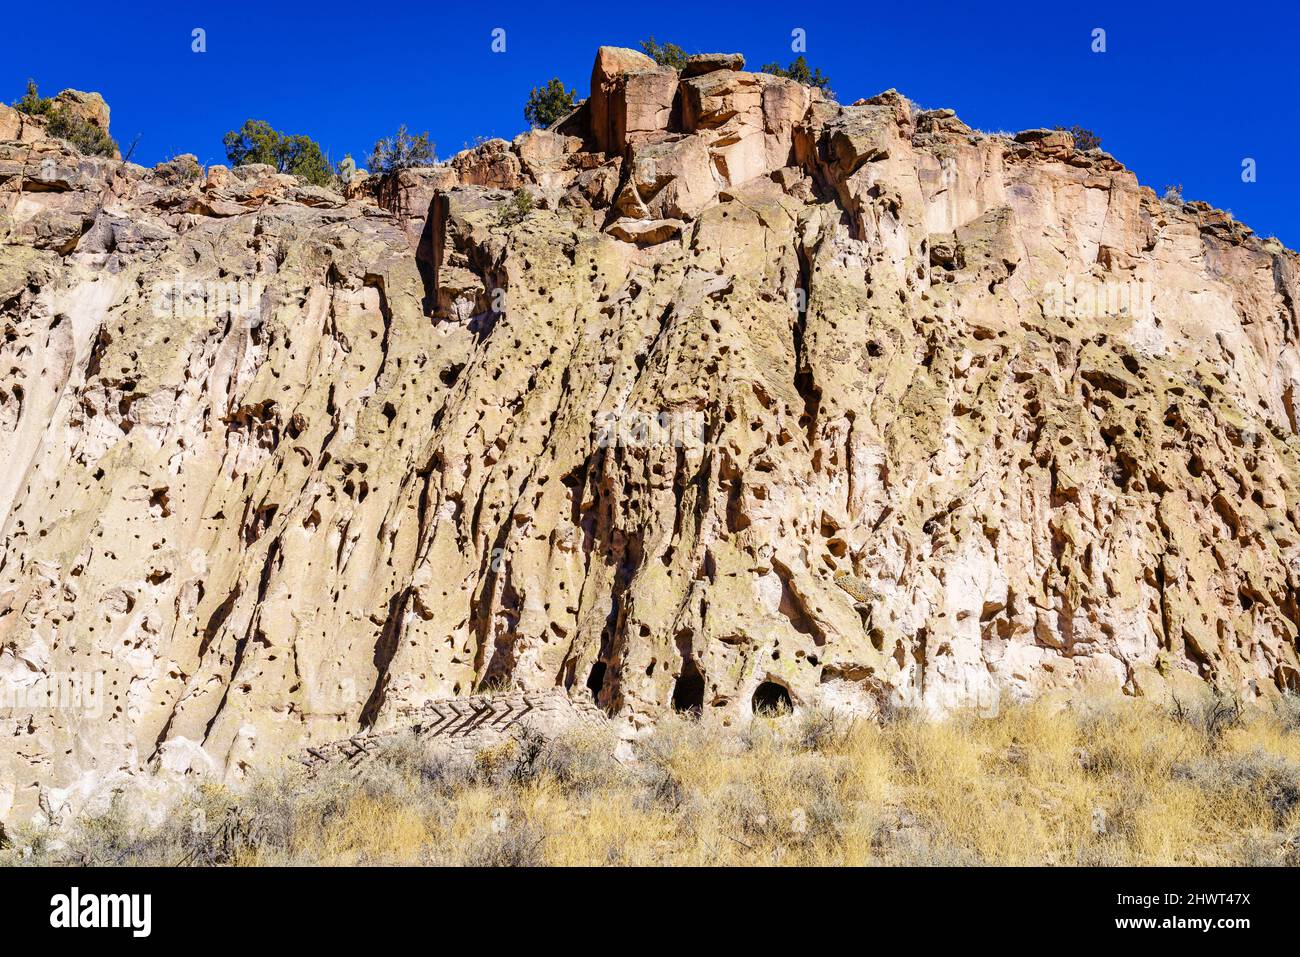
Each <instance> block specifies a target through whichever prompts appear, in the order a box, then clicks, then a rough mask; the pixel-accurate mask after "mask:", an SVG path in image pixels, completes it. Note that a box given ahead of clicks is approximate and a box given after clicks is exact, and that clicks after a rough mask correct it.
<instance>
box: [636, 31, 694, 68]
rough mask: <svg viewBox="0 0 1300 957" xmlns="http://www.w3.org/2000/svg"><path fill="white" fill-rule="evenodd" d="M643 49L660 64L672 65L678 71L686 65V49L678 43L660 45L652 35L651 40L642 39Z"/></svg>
mask: <svg viewBox="0 0 1300 957" xmlns="http://www.w3.org/2000/svg"><path fill="white" fill-rule="evenodd" d="M641 49H642V50H643V51H645V55H646V56H648V57H649V58H650V59H652V60H654V61H655V62H656V63H658V64H659V65H660V66H670V67H672V68H673V69H674V70H677V71H678V72H680V71H681V70H682V68H683V67H685V66H686V51H685V50H683V49H682V48H681V47H679V46H678V45H677V44H676V43H665V44H663V45H662V46H660V45H659V44H658V43H656V42H655V38H654V37H651V38H650V39H649V40H642V41H641Z"/></svg>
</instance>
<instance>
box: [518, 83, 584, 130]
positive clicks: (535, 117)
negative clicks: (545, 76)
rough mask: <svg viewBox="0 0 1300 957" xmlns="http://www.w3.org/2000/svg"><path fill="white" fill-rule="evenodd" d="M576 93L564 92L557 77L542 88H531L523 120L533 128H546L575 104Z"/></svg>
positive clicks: (562, 85)
mask: <svg viewBox="0 0 1300 957" xmlns="http://www.w3.org/2000/svg"><path fill="white" fill-rule="evenodd" d="M577 95H578V94H577V91H576V90H566V89H565V88H564V84H563V83H562V82H560V80H559V78H558V77H553V78H552V79H551V80H549V81H548V82H547V84H546V85H545V86H543V87H536V86H535V87H533V91H532V92H531V93H529V94H528V102H527V104H525V105H524V119H526V120H527V121H528V122H529V123H531V124H532V125H533V126H541V127H547V126H550V125H551V124H552V123H554V122H555V121H556V120H559V119H562V118H563V117H564V116H565V115H566V114H567V113H569V112H570V111H571V110H572V109H573V108H574V106H575V105H576V104H577Z"/></svg>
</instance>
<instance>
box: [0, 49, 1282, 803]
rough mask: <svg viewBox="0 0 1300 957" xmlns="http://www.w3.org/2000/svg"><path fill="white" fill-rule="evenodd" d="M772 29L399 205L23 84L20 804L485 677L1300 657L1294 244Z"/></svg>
mask: <svg viewBox="0 0 1300 957" xmlns="http://www.w3.org/2000/svg"><path fill="white" fill-rule="evenodd" d="M742 65H743V64H742V63H741V62H739V61H738V58H735V57H726V56H716V57H699V58H694V59H693V61H692V63H691V64H690V65H689V66H688V67H687V68H686V70H684V71H683V73H682V74H680V75H679V74H677V73H676V72H674V71H671V70H666V69H663V68H659V67H656V66H655V65H654V64H653V62H651V61H649V60H648V59H646V58H645V57H642V56H641V55H640V54H637V53H634V52H632V51H627V50H617V49H612V48H602V50H601V51H600V53H599V55H598V57H597V61H596V66H595V69H594V71H593V77H592V88H591V89H592V94H591V97H590V98H589V99H588V100H587V101H586V103H585V104H584V105H583V106H582V107H581V108H580V109H579V110H578V111H577V112H576V113H575V114H574V115H572V116H570V117H569V118H567V119H566V120H564V121H562V122H561V123H560V124H558V126H557V127H556V128H554V129H552V130H540V131H533V132H530V133H526V134H524V135H522V136H520V137H518V138H517V139H516V140H515V141H514V142H513V143H506V142H504V141H499V140H498V141H490V142H488V143H486V144H484V145H482V146H480V147H477V148H475V149H473V150H470V151H468V152H466V153H462V154H460V155H459V156H457V157H456V158H454V159H453V160H451V161H450V162H449V163H448V164H446V165H443V166H439V167H434V168H431V169H424V170H409V171H406V172H404V173H402V174H401V175H400V176H399V177H398V178H396V179H391V180H387V181H384V182H377V181H376V180H374V179H372V180H369V181H367V182H366V183H364V184H362V185H361V186H360V187H357V188H354V189H352V190H350V192H352V193H354V194H355V195H353V196H352V197H351V198H345V197H344V196H341V195H338V194H336V193H333V192H331V191H328V190H322V189H315V188H310V187H303V186H301V185H299V184H298V183H297V182H296V181H295V180H293V179H292V178H291V177H286V176H282V175H278V174H276V173H275V172H274V171H273V170H271V169H270V168H268V167H244V168H241V169H236V170H226V169H224V168H221V167H213V168H211V169H209V170H207V171H206V173H203V172H202V171H200V170H198V168H197V166H195V165H194V164H193V163H192V162H190V161H187V160H184V159H182V160H180V161H176V162H173V163H170V164H165V165H163V166H160V167H157V168H155V169H152V170H149V169H144V168H142V167H139V166H135V165H131V164H123V163H121V162H117V161H113V160H104V159H88V158H85V157H81V156H79V155H78V154H76V153H74V152H71V151H70V150H69V149H67V148H66V147H64V146H62V145H61V144H60V143H58V142H57V141H53V140H50V139H48V138H45V137H43V136H42V135H41V133H40V131H39V130H35V131H33V130H32V129H31V128H30V127H27V128H25V129H24V128H22V127H21V124H20V123H19V122H18V121H15V120H13V118H12V117H0V132H4V131H6V130H9V128H10V127H13V129H12V130H10V131H9V132H6V133H5V135H6V136H8V137H9V139H8V141H6V142H4V143H3V144H0V243H3V245H0V320H2V321H3V325H4V331H5V338H4V341H3V343H2V344H0V358H2V360H3V361H2V363H0V443H2V445H0V452H2V454H3V460H4V461H5V463H6V468H5V469H4V471H3V473H2V474H0V516H2V520H3V533H2V535H3V537H2V540H0V549H2V550H3V551H2V553H0V682H2V683H3V687H4V689H5V694H6V695H7V696H8V697H7V700H5V701H3V702H0V705H2V707H0V722H2V724H0V817H5V818H18V817H25V816H28V815H30V814H32V813H33V812H34V811H35V810H36V809H37V808H41V809H42V810H44V811H45V812H46V813H47V814H49V813H51V811H50V808H51V807H52V806H55V807H57V806H58V805H59V804H60V803H61V802H64V801H67V800H70V799H72V798H75V797H76V796H77V795H80V794H83V793H86V792H88V791H89V790H90V789H91V788H92V787H94V786H97V785H98V784H100V783H102V782H103V781H104V780H106V779H108V778H111V777H112V776H113V775H116V774H120V773H124V772H130V771H133V770H135V769H138V768H142V767H149V766H156V767H161V768H164V769H167V770H171V771H178V772H179V771H184V770H187V769H189V770H193V771H201V772H208V773H218V774H226V775H235V776H237V775H238V774H240V773H241V772H242V770H244V769H246V768H248V767H251V766H253V765H256V764H257V763H259V762H261V761H266V760H269V759H271V758H272V757H275V756H277V755H281V754H285V753H290V752H293V751H296V750H298V749H300V748H302V747H303V746H306V745H310V744H315V743H321V742H328V741H333V740H336V739H339V738H342V737H345V736H347V735H350V734H353V733H355V732H356V731H358V730H361V729H370V728H376V729H382V728H385V727H391V726H394V725H396V724H398V723H400V722H401V721H402V720H403V718H404V716H406V715H409V714H412V713H418V712H419V710H420V708H421V706H422V705H424V704H425V703H426V702H428V701H431V700H433V699H437V698H445V697H451V696H455V695H468V694H471V693H472V692H475V691H477V690H479V689H481V688H483V687H485V686H487V687H496V686H507V687H512V688H517V689H522V690H527V691H541V690H544V689H550V688H554V687H556V686H559V687H561V688H564V689H567V690H568V691H569V693H570V694H571V695H573V696H587V695H593V696H594V697H595V700H596V702H597V703H598V704H599V705H600V706H601V707H602V708H603V709H605V710H606V711H607V712H608V713H610V714H611V715H613V716H615V717H618V718H621V719H625V720H627V721H628V722H629V723H630V724H631V725H633V726H643V725H645V724H647V723H649V722H652V721H654V720H655V718H656V717H657V716H659V715H661V714H662V713H664V712H665V711H666V710H668V709H671V708H673V707H678V708H696V707H698V708H700V709H702V711H703V712H704V714H705V717H706V720H715V719H724V720H732V721H736V720H742V719H743V718H744V717H745V716H747V715H748V714H749V713H750V712H751V709H752V708H753V706H754V702H755V700H756V699H757V700H758V701H759V703H762V702H764V701H771V700H778V699H780V698H782V697H783V696H788V697H789V699H790V700H791V702H792V703H793V704H794V706H795V707H801V706H804V705H807V704H809V703H813V702H818V701H824V702H827V703H830V704H835V705H839V706H850V707H858V708H861V709H863V710H865V711H870V710H872V709H875V708H879V707H882V706H891V705H920V706H924V707H926V708H928V709H930V710H932V711H934V712H941V711H943V710H945V709H948V708H952V707H955V706H959V705H967V704H977V705H982V706H991V705H993V704H995V703H996V701H997V700H999V699H1000V698H1004V697H1006V696H1011V697H1023V696H1033V695H1039V694H1042V693H1044V692H1047V691H1051V690H1054V689H1075V688H1081V687H1086V686H1088V685H1089V684H1090V683H1093V682H1099V683H1102V684H1106V685H1109V686H1112V687H1122V688H1124V689H1125V690H1126V691H1128V692H1129V693H1131V694H1162V693H1166V692H1167V691H1168V690H1169V689H1171V688H1177V687H1178V686H1179V685H1180V684H1181V683H1184V682H1191V683H1200V682H1202V681H1204V682H1212V683H1215V684H1217V685H1220V686H1222V687H1223V688H1225V689H1226V690H1229V691H1231V692H1234V693H1238V694H1241V695H1243V696H1245V697H1247V698H1252V697H1256V696H1261V695H1268V694H1274V693H1277V692H1278V690H1279V689H1285V688H1292V689H1294V688H1296V687H1297V685H1298V684H1300V663H1298V662H1297V650H1296V634H1297V630H1296V629H1297V616H1298V611H1300V610H1298V609H1297V604H1296V580H1297V559H1298V558H1300V514H1298V513H1297V507H1298V506H1300V498H1298V496H1300V489H1297V480H1298V476H1300V471H1298V470H1297V465H1298V459H1297V456H1298V454H1300V442H1297V437H1296V429H1297V408H1296V401H1297V383H1298V382H1300V355H1298V354H1297V349H1296V341H1297V326H1296V321H1297V320H1296V309H1295V303H1296V299H1297V294H1298V292H1300V281H1298V280H1297V268H1298V262H1297V257H1296V255H1295V254H1294V253H1291V252H1288V251H1286V250H1284V249H1283V248H1282V247H1281V246H1280V245H1279V244H1278V243H1276V241H1272V240H1270V241H1260V240H1259V239H1257V238H1255V237H1254V236H1253V235H1251V233H1250V231H1249V230H1248V229H1246V228H1245V227H1243V226H1241V225H1239V224H1237V223H1235V222H1234V221H1232V219H1231V217H1230V216H1228V215H1227V214H1224V213H1221V212H1218V211H1215V210H1212V209H1210V208H1209V207H1208V206H1205V205H1204V204H1197V203H1190V204H1182V203H1177V204H1173V203H1166V202H1162V201H1161V200H1159V199H1158V198H1157V197H1156V196H1155V194H1154V193H1152V192H1151V191H1150V190H1149V189H1146V188H1143V187H1140V186H1139V185H1138V183H1137V180H1136V179H1135V177H1134V175H1133V174H1132V173H1130V172H1129V171H1127V170H1125V169H1124V168H1123V167H1122V166H1121V165H1120V164H1119V163H1117V162H1116V161H1115V160H1114V159H1112V158H1111V157H1110V156H1108V155H1106V154H1105V153H1102V152H1100V151H1098V150H1093V151H1089V152H1080V151H1078V150H1076V149H1074V147H1073V143H1072V140H1071V138H1070V136H1069V134H1067V133H1059V132H1049V131H1028V132H1026V133H1022V134H1020V135H1018V136H1016V137H1006V136H993V135H985V134H982V133H978V132H975V131H972V130H971V129H969V128H968V127H966V126H965V125H963V124H962V123H961V122H960V121H959V120H958V119H957V118H956V117H955V116H953V115H952V113H951V112H950V111H944V110H939V111H921V110H918V109H916V108H915V107H914V106H913V105H912V104H910V103H909V102H908V101H907V100H906V99H904V98H903V97H901V96H899V95H897V94H895V93H893V92H892V91H891V92H889V93H886V94H882V95H881V96H878V97H875V98H873V99H871V100H868V101H860V102H859V103H857V104H854V105H851V106H841V105H839V104H836V103H832V102H828V101H826V100H824V99H823V98H822V97H821V96H820V94H818V93H817V92H816V91H813V90H810V89H808V88H806V87H803V86H800V85H798V84H797V83H794V82H792V81H789V80H784V79H780V78H776V77H771V76H767V75H764V74H758V73H749V72H745V71H743V70H742V69H738V67H740V66H742ZM6 124H7V125H6ZM520 189H522V190H526V191H527V192H528V193H529V194H530V195H531V196H532V198H533V200H534V202H533V209H532V210H531V211H524V209H523V206H522V205H517V204H515V203H514V202H513V196H512V193H513V191H516V190H520Z"/></svg>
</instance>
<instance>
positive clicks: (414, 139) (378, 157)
mask: <svg viewBox="0 0 1300 957" xmlns="http://www.w3.org/2000/svg"><path fill="white" fill-rule="evenodd" d="M436 162H438V157H437V155H436V154H435V152H434V145H433V144H432V143H430V142H429V134H428V132H427V131H426V132H424V133H421V134H420V135H419V136H416V135H415V134H414V133H408V132H406V124H405V123H403V124H402V125H401V126H399V127H398V128H397V135H396V136H390V137H386V138H385V139H382V140H378V141H377V142H376V143H375V148H374V149H373V150H371V151H370V172H372V173H379V174H385V173H396V172H397V171H398V170H402V169H411V168H412V167H414V166H432V165H433V164H434V163H436Z"/></svg>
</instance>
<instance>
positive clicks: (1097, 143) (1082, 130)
mask: <svg viewBox="0 0 1300 957" xmlns="http://www.w3.org/2000/svg"><path fill="white" fill-rule="evenodd" d="M1057 129H1058V130H1064V131H1065V132H1067V133H1069V134H1070V135H1071V136H1073V137H1074V148H1075V149H1076V150H1092V149H1100V148H1101V137H1100V136H1098V135H1097V134H1096V133H1094V132H1093V131H1092V130H1090V129H1088V128H1087V127H1086V126H1079V125H1077V124H1076V125H1074V126H1058V127H1057Z"/></svg>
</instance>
